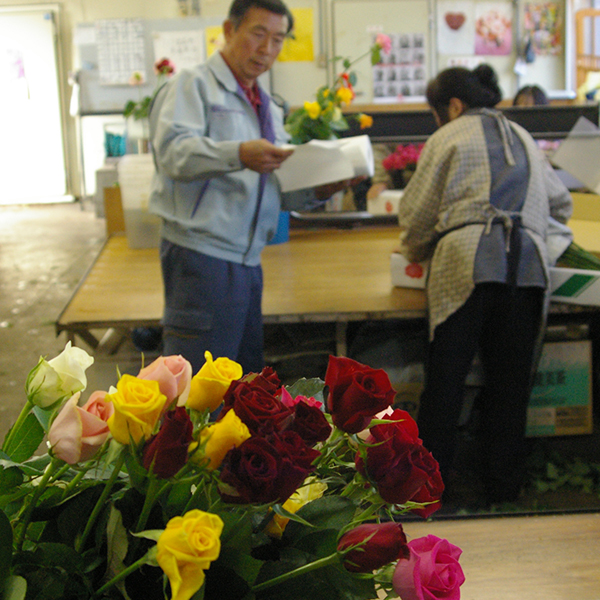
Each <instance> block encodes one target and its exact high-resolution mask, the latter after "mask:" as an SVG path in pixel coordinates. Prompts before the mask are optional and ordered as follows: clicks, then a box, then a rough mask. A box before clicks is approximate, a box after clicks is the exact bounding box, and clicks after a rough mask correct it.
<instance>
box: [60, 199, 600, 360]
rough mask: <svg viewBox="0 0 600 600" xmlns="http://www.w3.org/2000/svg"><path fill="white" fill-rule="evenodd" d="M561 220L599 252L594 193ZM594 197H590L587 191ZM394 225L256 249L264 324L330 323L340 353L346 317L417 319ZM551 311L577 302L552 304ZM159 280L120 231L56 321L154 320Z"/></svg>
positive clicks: (87, 335) (89, 327) (77, 326)
mask: <svg viewBox="0 0 600 600" xmlns="http://www.w3.org/2000/svg"><path fill="white" fill-rule="evenodd" d="M573 197H574V200H575V208H576V210H575V213H574V215H573V217H574V218H573V219H572V220H571V221H570V222H569V225H570V226H571V228H572V229H573V232H574V234H575V241H577V242H578V243H579V244H580V245H581V246H583V247H584V248H587V249H588V250H590V251H592V252H595V253H598V254H600V242H599V240H600V235H598V233H599V230H600V198H598V197H597V196H595V197H592V196H591V195H581V194H579V195H577V194H573ZM591 197H592V198H595V200H594V201H590V198H591ZM398 233H399V230H398V228H397V227H395V226H368V225H367V226H364V225H363V226H360V227H356V228H354V229H348V228H345V229H334V228H323V229H292V230H291V232H290V241H289V242H287V243H283V244H276V245H272V246H267V247H266V248H265V249H264V251H263V256H262V265H263V271H264V293H263V315H264V322H265V324H267V325H269V324H274V323H302V322H329V323H335V324H336V351H337V353H338V354H340V355H345V354H346V349H347V348H346V328H347V324H348V323H349V322H351V321H365V320H384V319H422V318H424V317H425V316H426V299H425V293H424V291H423V290H417V289H405V288H395V287H393V286H392V284H391V276H390V254H391V252H392V251H393V250H394V248H395V247H396V246H397V244H398ZM553 306H554V307H555V310H556V311H558V312H572V311H575V310H582V307H579V308H578V309H576V308H575V307H573V306H572V305H553ZM162 313H163V288H162V278H161V272H160V262H159V257H158V249H157V248H149V249H131V248H129V246H128V244H127V240H126V238H125V236H123V235H114V236H112V237H110V238H109V239H108V240H107V242H106V244H105V246H104V247H103V249H102V250H101V252H100V254H99V256H98V258H97V260H96V262H95V263H94V264H93V266H92V267H91V269H90V270H89V272H88V274H87V275H86V277H84V279H83V280H82V281H81V283H80V285H79V287H78V288H77V290H76V291H75V293H74V294H73V296H72V298H71V299H70V301H69V303H68V304H67V306H66V307H65V309H64V310H63V312H62V313H61V315H60V316H59V318H58V321H57V323H56V331H57V333H60V332H62V331H66V332H67V335H68V337H69V339H70V340H71V341H73V342H74V340H75V336H76V335H77V336H79V337H81V338H82V339H83V340H85V341H86V342H87V343H88V344H89V345H90V346H91V347H92V348H94V349H95V348H97V347H98V345H99V344H101V340H99V339H98V337H97V335H96V334H95V333H94V330H99V329H116V330H121V331H123V332H127V331H129V330H130V329H131V328H133V327H144V326H156V325H159V323H160V319H161V316H162Z"/></svg>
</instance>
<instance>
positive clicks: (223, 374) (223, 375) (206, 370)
mask: <svg viewBox="0 0 600 600" xmlns="http://www.w3.org/2000/svg"><path fill="white" fill-rule="evenodd" d="M204 358H205V359H206V362H205V363H204V364H203V365H202V367H201V369H200V370H199V371H198V372H197V373H196V374H195V375H194V377H193V378H192V385H191V388H190V395H189V396H188V399H187V405H188V406H189V407H190V408H193V409H195V410H204V409H206V408H208V409H210V411H211V412H212V411H213V410H215V409H216V408H217V407H218V406H219V404H221V402H223V396H224V395H225V392H226V391H227V389H228V388H229V385H230V384H231V382H232V381H235V380H236V379H240V378H241V377H242V375H243V374H244V371H243V370H242V365H240V364H238V363H236V362H235V361H233V360H229V359H228V358H224V357H221V358H217V360H215V361H213V357H212V354H211V353H210V352H208V351H206V352H205V353H204Z"/></svg>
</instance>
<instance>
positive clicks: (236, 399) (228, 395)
mask: <svg viewBox="0 0 600 600" xmlns="http://www.w3.org/2000/svg"><path fill="white" fill-rule="evenodd" d="M276 392H277V388H276V387H275V385H274V384H273V382H272V381H270V380H269V379H266V378H264V377H262V376H261V375H256V374H254V373H253V374H251V376H250V377H248V376H245V377H242V379H239V380H238V381H232V382H231V385H230V386H229V389H228V390H227V392H225V396H224V398H223V408H222V410H221V412H220V414H219V420H220V419H222V418H223V417H224V416H225V415H226V414H227V412H228V411H229V410H231V409H233V410H234V411H235V414H236V415H237V416H238V417H239V418H240V419H241V421H242V423H244V424H245V425H246V426H247V427H248V429H249V430H250V433H252V434H256V433H258V432H259V431H261V430H267V431H269V430H280V429H283V428H284V427H285V424H286V421H291V418H292V410H291V409H289V408H288V407H287V406H285V405H284V404H282V403H281V401H280V400H279V398H277V397H276V396H275V394H276Z"/></svg>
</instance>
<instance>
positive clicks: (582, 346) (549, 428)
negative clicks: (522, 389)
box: [527, 340, 593, 437]
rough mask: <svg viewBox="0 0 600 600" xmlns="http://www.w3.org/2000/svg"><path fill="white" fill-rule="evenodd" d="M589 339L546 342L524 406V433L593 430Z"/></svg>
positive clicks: (536, 433)
mask: <svg viewBox="0 0 600 600" xmlns="http://www.w3.org/2000/svg"><path fill="white" fill-rule="evenodd" d="M592 428H593V423H592V342H591V341H590V340H577V341H565V342H546V343H545V344H544V348H543V351H542V356H541V359H540V364H539V367H538V371H537V373H536V377H535V381H534V386H533V390H532V392H531V398H530V400H529V407H528V409H527V436H528V437H541V436H557V435H581V434H590V433H592Z"/></svg>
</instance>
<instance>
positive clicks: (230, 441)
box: [191, 410, 251, 471]
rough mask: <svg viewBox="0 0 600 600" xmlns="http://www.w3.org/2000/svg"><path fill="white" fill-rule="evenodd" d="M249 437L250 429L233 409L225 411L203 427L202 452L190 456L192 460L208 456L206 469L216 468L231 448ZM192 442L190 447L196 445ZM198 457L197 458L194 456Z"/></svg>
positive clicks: (201, 435)
mask: <svg viewBox="0 0 600 600" xmlns="http://www.w3.org/2000/svg"><path fill="white" fill-rule="evenodd" d="M249 437H251V433H250V430H249V429H248V427H246V425H245V424H244V423H242V420H241V419H240V418H239V417H238V416H237V415H236V414H235V412H234V411H233V410H229V411H227V413H226V414H225V416H224V417H223V418H222V419H221V420H220V421H217V422H216V423H214V424H213V425H210V426H209V427H205V428H204V429H203V430H202V431H201V432H200V445H202V444H204V443H206V445H205V447H204V454H202V453H197V454H196V455H194V456H193V457H192V460H193V461H194V462H198V460H203V459H205V458H208V459H209V460H210V462H209V464H208V467H207V468H208V469H210V470H211V471H212V470H214V469H218V468H219V467H220V466H221V463H222V462H223V459H224V458H225V455H226V454H227V453H228V452H229V451H230V450H231V449H232V448H237V447H238V446H239V445H240V444H241V443H242V442H245V441H246V440H247V439H248V438H249ZM197 445H198V444H193V445H192V446H191V448H192V449H193V447H195V446H197ZM196 456H197V457H198V458H197V459H196V458H195V457H196Z"/></svg>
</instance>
